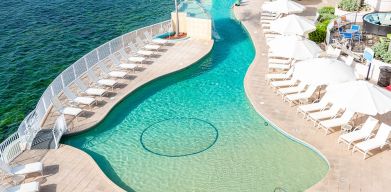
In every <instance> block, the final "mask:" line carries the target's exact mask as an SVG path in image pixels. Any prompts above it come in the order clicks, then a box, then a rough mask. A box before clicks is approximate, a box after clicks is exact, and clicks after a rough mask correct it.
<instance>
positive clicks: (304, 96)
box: [284, 85, 318, 106]
mask: <svg viewBox="0 0 391 192" xmlns="http://www.w3.org/2000/svg"><path fill="white" fill-rule="evenodd" d="M317 88H318V86H316V85H310V86H308V88H307V89H306V90H305V91H303V92H299V93H296V94H291V95H287V96H285V97H284V101H286V102H289V105H290V106H292V105H293V104H294V103H295V102H297V101H299V103H300V104H301V102H302V101H303V100H306V101H308V100H309V99H310V98H311V97H312V95H313V94H314V93H315V91H316V89H317Z"/></svg>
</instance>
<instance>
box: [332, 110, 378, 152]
mask: <svg viewBox="0 0 391 192" xmlns="http://www.w3.org/2000/svg"><path fill="white" fill-rule="evenodd" d="M378 123H379V120H377V119H375V118H373V117H371V116H368V118H367V120H366V121H365V123H364V124H362V125H361V126H357V127H356V128H354V130H353V131H352V132H350V133H345V134H343V135H341V136H339V138H338V143H341V142H344V143H346V144H347V145H348V149H350V145H351V144H352V143H353V142H355V141H358V140H362V139H365V140H366V139H368V138H369V137H370V136H371V134H372V131H373V130H374V129H375V127H376V125H377V124H378Z"/></svg>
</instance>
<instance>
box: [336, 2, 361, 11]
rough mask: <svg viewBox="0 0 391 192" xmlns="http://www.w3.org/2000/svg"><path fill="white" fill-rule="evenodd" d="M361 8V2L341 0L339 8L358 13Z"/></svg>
mask: <svg viewBox="0 0 391 192" xmlns="http://www.w3.org/2000/svg"><path fill="white" fill-rule="evenodd" d="M360 7H361V0H341V1H340V2H339V3H338V8H339V9H342V10H344V11H350V12H352V11H358V10H359V9H360Z"/></svg>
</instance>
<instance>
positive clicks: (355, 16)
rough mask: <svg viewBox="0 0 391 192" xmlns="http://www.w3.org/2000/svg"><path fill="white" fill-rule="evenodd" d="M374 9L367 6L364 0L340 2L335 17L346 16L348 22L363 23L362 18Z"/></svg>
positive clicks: (344, 0) (343, 0)
mask: <svg viewBox="0 0 391 192" xmlns="http://www.w3.org/2000/svg"><path fill="white" fill-rule="evenodd" d="M373 11H374V8H373V7H371V6H370V5H367V4H365V2H364V0H340V1H339V3H338V4H337V6H336V9H335V15H337V16H346V18H347V20H348V21H352V22H353V21H357V22H362V17H363V16H364V15H365V14H367V13H370V12H373Z"/></svg>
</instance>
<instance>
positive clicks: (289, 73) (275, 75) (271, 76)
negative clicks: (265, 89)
mask: <svg viewBox="0 0 391 192" xmlns="http://www.w3.org/2000/svg"><path fill="white" fill-rule="evenodd" d="M293 71H294V67H291V68H290V69H289V71H287V72H286V73H271V74H266V75H265V80H266V81H267V82H269V81H271V80H276V79H282V80H286V79H289V78H290V77H291V76H292V75H293Z"/></svg>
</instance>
